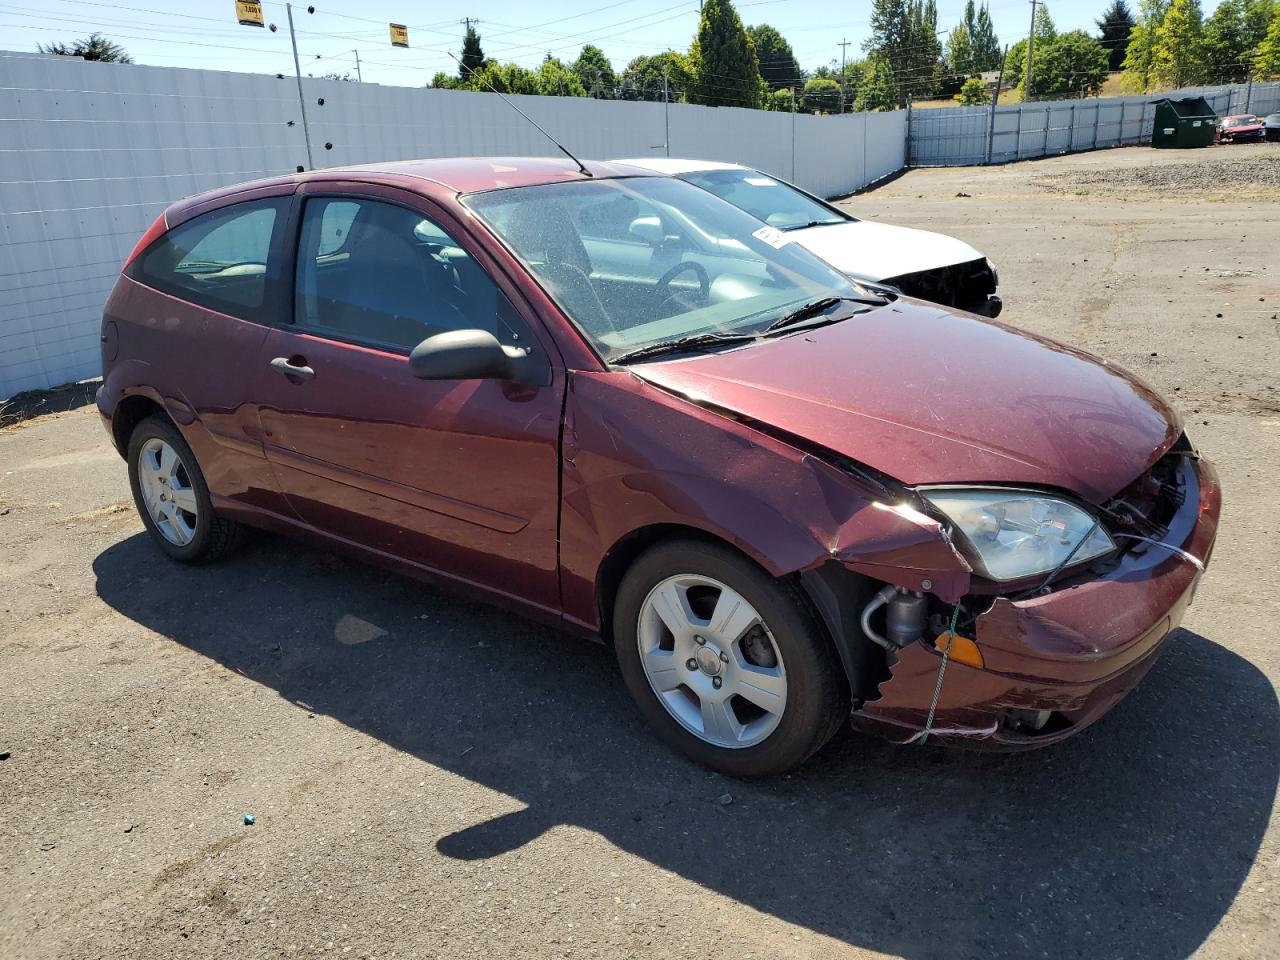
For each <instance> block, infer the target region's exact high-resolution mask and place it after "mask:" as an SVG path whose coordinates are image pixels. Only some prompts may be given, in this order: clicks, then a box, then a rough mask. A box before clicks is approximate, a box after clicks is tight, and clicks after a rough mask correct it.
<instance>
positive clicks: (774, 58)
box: [747, 23, 804, 110]
mask: <svg viewBox="0 0 1280 960" xmlns="http://www.w3.org/2000/svg"><path fill="white" fill-rule="evenodd" d="M747 36H748V37H750V38H751V42H752V44H754V45H755V48H756V59H757V60H758V61H759V64H760V76H762V77H764V79H765V82H766V83H767V84H769V89H770V90H780V89H782V88H783V87H798V86H799V85H800V84H801V83H802V82H803V80H804V77H803V75H802V74H801V71H800V64H799V63H797V62H796V55H795V53H794V52H793V51H792V49H791V44H789V43H787V41H786V38H785V37H783V36H782V34H780V33H779V32H778V31H777V30H775V29H774V28H773V27H771V26H769V25H768V24H767V23H761V24H757V25H756V26H754V27H747ZM787 109H788V110H790V109H791V108H790V107H787Z"/></svg>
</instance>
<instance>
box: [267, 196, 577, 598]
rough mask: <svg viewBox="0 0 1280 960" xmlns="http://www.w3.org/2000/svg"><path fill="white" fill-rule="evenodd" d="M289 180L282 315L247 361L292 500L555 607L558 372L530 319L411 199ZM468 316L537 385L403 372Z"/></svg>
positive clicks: (359, 533) (484, 262)
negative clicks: (523, 354)
mask: <svg viewBox="0 0 1280 960" xmlns="http://www.w3.org/2000/svg"><path fill="white" fill-rule="evenodd" d="M301 194H302V195H301V201H300V209H299V210H298V211H297V212H296V213H295V216H296V217H297V221H298V222H297V229H296V233H295V234H294V236H296V237H297V243H296V268H295V278H294V309H293V315H292V317H291V322H290V323H287V324H282V325H281V326H280V327H278V328H277V329H275V330H273V331H272V332H271V334H270V335H269V336H268V338H267V340H266V343H265V344H264V348H263V350H262V352H261V354H260V355H259V358H258V365H257V372H256V377H257V381H258V383H259V386H258V388H257V391H256V392H257V395H258V397H259V417H260V421H261V428H262V431H263V438H264V443H265V447H266V453H267V458H268V459H269V460H270V462H271V463H272V465H273V467H274V470H275V474H276V477H277V481H278V483H279V486H280V488H281V490H282V491H283V493H284V495H285V497H286V498H287V500H288V502H289V504H290V505H291V507H292V508H293V510H294V511H295V512H296V513H297V515H298V516H299V517H300V518H301V519H302V520H303V521H304V522H305V523H307V524H309V525H311V526H313V527H316V528H318V529H319V530H321V531H323V532H326V533H329V534H331V535H334V536H337V537H340V538H342V539H344V540H348V541H351V542H354V543H357V544H360V545H362V546H365V547H368V548H371V549H373V550H377V551H379V552H382V553H385V554H388V555H391V556H394V557H398V558H401V559H405V560H408V561H411V562H413V563H416V564H420V565H423V566H425V567H428V568H430V569H432V570H435V571H438V572H440V573H442V574H444V575H447V576H451V577H455V578H458V579H461V580H464V581H468V582H471V583H474V584H478V585H480V586H483V587H487V588H490V589H492V590H496V591H499V592H502V593H507V594H511V595H515V596H517V597H519V598H521V599H523V600H526V601H531V602H533V603H535V604H538V605H540V606H543V607H546V608H548V609H553V610H554V609H558V606H559V594H558V587H557V569H556V564H557V553H556V551H557V539H556V538H557V522H558V503H559V501H558V471H559V438H560V417H561V409H562V397H563V391H564V374H563V370H562V369H560V366H559V363H558V357H556V356H555V355H554V354H549V353H548V350H550V349H554V348H552V347H551V345H550V341H548V340H547V339H546V334H545V332H543V331H542V330H540V329H539V324H538V322H537V319H536V317H534V316H532V315H531V314H530V313H528V311H527V310H526V313H522V312H521V310H520V309H517V308H516V306H515V305H514V302H513V298H518V296H519V294H518V291H517V290H516V288H515V287H514V285H513V284H512V283H511V281H510V279H509V278H507V277H505V276H503V275H502V274H501V273H500V272H498V271H496V269H495V265H494V264H493V263H492V261H490V260H489V259H488V258H487V257H486V256H485V255H484V252H483V250H482V249H481V248H480V247H479V246H478V245H477V244H476V243H475V241H474V240H473V239H472V238H470V237H469V236H468V235H466V234H465V232H464V231H463V230H462V229H461V228H460V227H459V225H458V224H457V222H456V221H454V220H453V219H452V218H451V217H449V216H447V214H445V213H444V212H443V211H440V210H437V209H435V208H434V206H433V205H431V204H429V203H428V202H427V201H426V200H424V199H423V198H421V197H418V196H416V195H414V194H409V193H404V192H401V191H399V190H395V189H392V188H383V187H377V186H372V185H366V186H363V187H361V186H357V185H354V184H352V185H346V188H345V189H343V188H337V189H335V187H334V185H333V184H332V183H329V184H310V185H307V186H305V187H303V188H302V191H301ZM521 303H523V301H521ZM526 314H528V315H526ZM472 328H481V329H485V330H488V331H490V332H492V333H493V334H494V335H495V336H497V337H498V338H499V340H501V341H502V342H504V343H506V344H509V345H512V346H522V347H530V348H532V350H533V351H534V355H535V356H540V357H541V358H542V359H543V360H544V361H545V362H546V364H547V367H546V385H545V386H528V385H521V384H515V383H511V382H506V381H498V380H458V381H426V380H419V379H416V378H415V377H414V376H413V375H412V374H411V372H410V369H409V364H408V360H407V357H408V354H409V352H410V351H411V350H412V349H413V347H414V346H416V345H417V344H418V343H419V342H421V341H422V340H423V339H425V338H426V337H428V336H431V335H433V334H437V333H441V332H445V331H448V330H458V329H472ZM553 357H554V359H555V362H552V361H553Z"/></svg>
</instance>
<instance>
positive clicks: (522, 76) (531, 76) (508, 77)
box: [458, 60, 541, 96]
mask: <svg viewBox="0 0 1280 960" xmlns="http://www.w3.org/2000/svg"><path fill="white" fill-rule="evenodd" d="M458 89H460V90H476V91H480V92H484V91H488V90H497V91H498V92H499V93H508V94H517V93H523V94H528V95H531V96H534V95H537V94H538V93H540V92H541V91H540V90H539V89H538V76H537V74H535V73H534V72H533V71H532V70H527V69H525V68H524V67H521V66H518V65H516V64H514V63H496V62H495V61H493V60H486V61H485V62H484V66H482V67H481V68H480V69H479V70H477V71H476V72H475V73H473V74H472V75H471V78H470V79H469V80H467V81H465V82H460V83H459V84H458Z"/></svg>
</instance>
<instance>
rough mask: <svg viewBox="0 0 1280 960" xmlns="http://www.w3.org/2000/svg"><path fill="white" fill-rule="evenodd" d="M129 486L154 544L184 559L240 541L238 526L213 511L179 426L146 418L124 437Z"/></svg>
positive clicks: (210, 556) (202, 559)
mask: <svg viewBox="0 0 1280 960" xmlns="http://www.w3.org/2000/svg"><path fill="white" fill-rule="evenodd" d="M128 460H129V486H130V487H131V488H132V490H133V501H134V504H135V505H136V506H137V508H138V513H139V515H140V516H141V517H142V522H143V524H144V525H145V526H146V528H147V532H148V533H150V534H151V538H152V540H154V541H155V543H156V545H157V546H158V547H159V548H160V549H161V550H163V551H164V552H165V553H167V554H168V555H169V556H171V557H173V559H175V560H180V561H182V562H183V563H208V562H209V561H211V560H216V559H218V558H219V557H221V556H223V555H224V554H226V553H229V552H230V551H231V550H233V549H234V548H235V547H236V545H237V544H238V543H239V542H240V539H241V536H242V531H241V527H240V525H239V524H237V523H235V522H234V521H232V520H228V519H226V518H225V517H219V516H217V515H216V514H215V513H214V512H213V503H212V501H211V500H210V498H209V488H208V486H207V485H206V484H205V482H204V474H202V473H201V472H200V465H199V464H198V463H196V457H195V454H194V453H192V452H191V448H190V447H189V446H187V442H186V441H185V440H183V439H182V434H181V433H179V432H178V429H177V428H176V427H175V426H174V425H173V424H172V423H170V422H169V420H167V419H166V418H165V417H162V416H158V415H155V416H150V417H148V418H147V419H145V420H143V421H142V422H141V423H140V424H138V426H137V427H136V428H135V429H134V431H133V435H132V436H131V437H130V438H129V456H128Z"/></svg>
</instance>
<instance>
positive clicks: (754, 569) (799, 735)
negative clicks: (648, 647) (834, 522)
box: [613, 540, 849, 777]
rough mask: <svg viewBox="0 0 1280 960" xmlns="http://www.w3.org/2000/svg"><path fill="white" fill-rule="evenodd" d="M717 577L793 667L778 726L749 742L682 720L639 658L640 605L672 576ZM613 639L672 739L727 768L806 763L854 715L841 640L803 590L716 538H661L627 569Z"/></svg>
mask: <svg viewBox="0 0 1280 960" xmlns="http://www.w3.org/2000/svg"><path fill="white" fill-rule="evenodd" d="M687 574H694V575H698V576H703V577H710V578H713V579H715V580H718V581H719V582H721V583H723V584H725V585H726V586H728V587H730V588H732V589H733V590H736V591H737V592H738V593H739V594H741V595H742V596H743V598H745V599H746V600H747V602H748V603H750V604H751V605H752V606H753V607H755V609H756V611H757V612H758V613H759V614H760V616H761V618H762V619H763V621H764V623H765V624H766V625H767V627H768V630H769V632H770V633H771V634H772V636H773V640H774V643H775V644H776V645H777V647H778V652H779V654H780V655H781V658H782V661H783V663H784V664H785V668H786V681H787V691H786V705H785V707H784V709H783V710H782V716H781V719H780V720H779V721H778V725H777V727H776V728H775V729H774V730H773V732H772V733H770V734H769V735H768V736H767V737H766V738H765V739H764V740H762V741H761V742H759V743H757V744H754V745H752V746H746V747H724V746H717V745H715V744H712V743H708V742H707V741H705V740H703V739H702V738H700V737H699V736H698V735H696V734H695V733H693V732H691V731H690V730H688V729H686V727H685V726H683V725H682V724H681V723H680V722H679V721H677V720H676V719H675V718H674V717H673V716H672V715H671V713H670V712H668V710H667V708H666V707H665V706H664V705H663V703H662V702H661V701H660V700H659V698H658V695H657V694H656V693H654V690H653V687H652V686H651V685H650V683H649V680H648V678H647V676H646V675H645V671H644V667H643V666H642V665H641V662H640V649H639V644H638V642H637V634H638V631H639V621H640V614H641V609H642V607H643V605H644V602H645V599H646V598H647V597H648V596H649V593H650V592H651V591H652V590H653V588H654V587H655V586H656V585H658V584H660V583H661V582H662V581H664V580H666V579H667V578H669V577H674V576H680V575H687ZM613 641H614V649H615V652H616V654H617V657H618V665H619V667H620V669H621V670H622V677H623V680H624V681H625V683H626V685H627V690H628V692H629V693H630V694H631V696H632V698H633V699H634V700H635V701H636V703H637V705H638V706H639V707H640V710H641V712H642V713H643V714H644V716H645V719H646V720H647V721H648V722H649V725H650V726H651V727H652V728H653V730H654V731H655V732H656V733H657V735H658V736H659V737H660V738H661V739H662V740H663V741H665V742H666V743H667V744H668V745H669V746H671V747H673V748H674V749H676V750H678V751H680V752H681V753H683V754H685V755H686V756H688V757H690V758H692V759H694V760H696V761H698V762H699V763H701V764H703V765H704V766H707V767H710V768H711V769H713V770H717V771H719V772H721V773H725V774H729V775H730V776H735V777H763V776H772V775H776V774H779V773H782V772H785V771H786V770H789V769H791V768H793V767H796V766H798V765H799V764H801V763H803V762H804V761H805V760H807V759H808V758H809V757H811V756H812V755H813V754H814V753H816V752H817V751H818V750H819V749H821V748H822V746H823V745H824V744H826V743H827V741H828V740H830V739H831V737H832V736H833V735H834V734H835V732H836V731H837V730H838V729H839V728H840V725H841V724H842V723H843V722H844V721H845V720H846V719H847V718H848V716H849V683H848V680H847V678H846V677H845V674H844V670H843V668H842V667H841V665H840V659H839V657H838V655H837V653H836V650H835V648H834V646H833V645H832V643H831V641H830V639H829V638H828V637H827V635H826V632H825V630H824V629H823V627H822V626H821V624H820V623H819V622H818V620H817V618H816V616H815V615H814V614H813V612H812V610H811V609H810V607H809V605H808V603H807V601H806V600H805V598H804V596H803V595H802V594H801V593H800V591H799V590H798V589H797V588H795V587H794V586H792V585H791V584H788V583H785V582H780V581H778V580H775V579H774V578H773V577H771V576H770V575H769V574H768V573H766V572H765V571H764V570H762V569H760V568H759V567H758V566H757V565H756V564H754V563H753V562H752V561H751V560H749V559H748V558H746V557H744V556H742V555H741V554H739V553H736V552H735V551H733V550H731V549H729V548H727V547H723V546H720V545H717V544H714V543H710V542H702V541H697V540H680V541H671V542H667V543H661V544H658V545H656V546H654V547H652V548H650V549H649V550H647V551H646V552H645V553H644V554H642V555H641V556H640V557H639V558H638V559H637V560H636V561H635V562H634V563H633V564H632V566H631V568H630V569H629V570H628V571H627V573H626V575H625V576H624V577H623V579H622V583H621V584H620V586H619V589H618V594H617V597H616V599H615V602H614V616H613Z"/></svg>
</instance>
